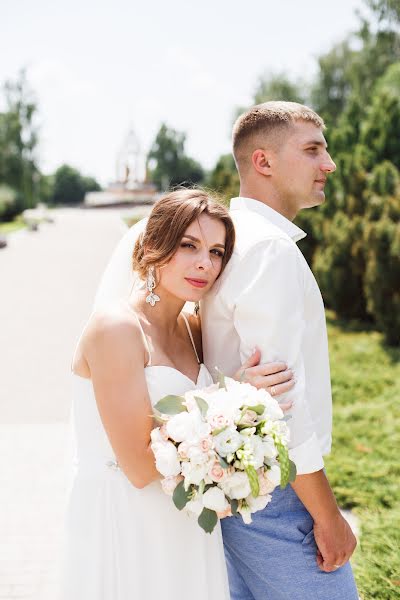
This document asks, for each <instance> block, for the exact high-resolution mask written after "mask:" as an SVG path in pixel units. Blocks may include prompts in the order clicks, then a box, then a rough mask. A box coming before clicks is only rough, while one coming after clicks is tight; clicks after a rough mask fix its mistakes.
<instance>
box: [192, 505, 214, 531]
mask: <svg viewBox="0 0 400 600" xmlns="http://www.w3.org/2000/svg"><path fill="white" fill-rule="evenodd" d="M197 522H198V524H199V525H200V527H202V528H203V529H204V531H205V532H206V533H212V531H213V530H214V527H215V526H216V524H217V523H218V517H217V513H216V512H215V510H210V509H209V508H203V510H202V512H201V513H200V516H199V518H198V519H197Z"/></svg>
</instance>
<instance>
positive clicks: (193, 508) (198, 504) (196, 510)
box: [185, 496, 204, 517]
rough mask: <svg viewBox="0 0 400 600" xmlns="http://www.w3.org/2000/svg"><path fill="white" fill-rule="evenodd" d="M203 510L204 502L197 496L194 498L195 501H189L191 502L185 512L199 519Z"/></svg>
mask: <svg viewBox="0 0 400 600" xmlns="http://www.w3.org/2000/svg"><path fill="white" fill-rule="evenodd" d="M203 508H204V506H203V502H202V501H201V499H200V497H198V496H196V497H195V498H193V500H189V502H188V503H187V504H186V506H185V511H186V512H187V513H188V514H189V515H193V516H195V517H198V516H199V515H200V514H201V513H202V511H203Z"/></svg>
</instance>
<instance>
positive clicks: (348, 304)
mask: <svg viewBox="0 0 400 600" xmlns="http://www.w3.org/2000/svg"><path fill="white" fill-rule="evenodd" d="M363 228H364V222H363V218H362V217H360V216H353V218H352V219H350V218H349V217H348V216H347V215H346V214H345V213H343V212H341V211H338V212H337V213H336V215H335V216H334V218H333V219H332V221H331V222H329V223H325V227H324V238H323V240H322V241H321V244H320V245H319V246H318V248H317V250H316V251H315V256H314V261H313V271H314V273H315V276H316V278H317V280H318V283H319V285H320V288H321V292H322V296H323V298H324V300H325V303H326V305H327V306H328V307H329V308H332V309H333V310H335V311H336V313H337V314H338V316H340V317H344V318H359V319H367V307H366V299H365V295H364V285H363V284H364V270H365V260H364V248H363Z"/></svg>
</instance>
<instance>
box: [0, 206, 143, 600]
mask: <svg viewBox="0 0 400 600" xmlns="http://www.w3.org/2000/svg"><path fill="white" fill-rule="evenodd" d="M129 212H130V213H131V212H132V211H129ZM141 212H142V211H141ZM143 212H146V209H143ZM121 213H122V214H126V213H127V211H126V210H115V209H113V210H105V209H103V210H98V211H95V210H79V209H70V210H68V209H60V210H57V211H54V218H55V223H54V224H46V225H43V226H41V227H40V230H39V231H38V232H27V231H21V232H18V233H16V234H13V235H12V236H10V238H9V246H8V247H7V248H5V249H3V250H1V251H0V285H1V288H0V599H1V600H14V599H16V598H18V599H24V600H56V599H57V597H58V592H57V588H58V581H59V573H58V565H59V553H60V540H61V535H62V523H63V514H64V506H65V491H66V485H67V477H66V473H67V472H66V468H65V465H66V459H67V454H68V452H67V450H68V440H67V421H68V414H69V402H70V375H69V364H70V359H71V354H72V351H73V348H74V345H75V343H76V341H77V339H78V337H79V333H80V331H81V329H82V326H83V325H84V323H85V321H86V319H87V317H88V315H89V313H90V311H91V306H92V302H93V298H94V293H95V290H96V287H97V284H98V281H99V278H100V275H101V273H102V272H103V269H104V267H105V265H106V263H107V260H108V258H109V256H110V254H111V252H112V249H113V248H114V246H115V244H116V243H117V242H118V240H119V239H120V238H121V236H122V235H123V233H124V230H125V227H124V225H123V223H122V221H121Z"/></svg>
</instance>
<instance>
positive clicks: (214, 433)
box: [212, 425, 227, 435]
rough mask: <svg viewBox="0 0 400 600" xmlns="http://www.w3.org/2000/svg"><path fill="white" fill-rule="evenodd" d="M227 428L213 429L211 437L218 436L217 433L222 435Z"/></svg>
mask: <svg viewBox="0 0 400 600" xmlns="http://www.w3.org/2000/svg"><path fill="white" fill-rule="evenodd" d="M226 428H227V425H226V426H225V427H221V429H214V431H213V432H212V434H213V435H218V434H219V433H222V432H223V431H225V429H226Z"/></svg>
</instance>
